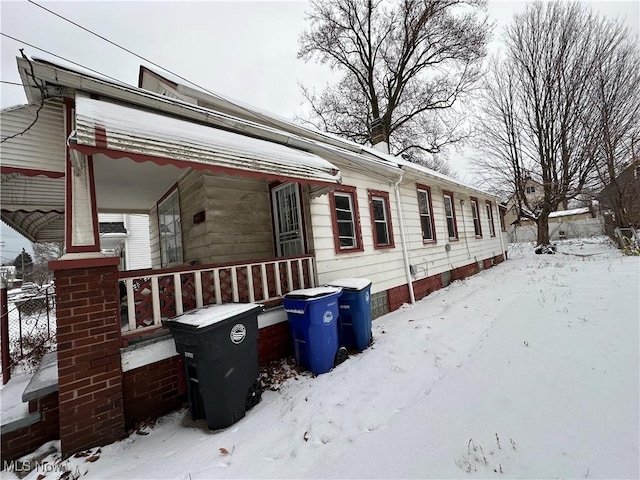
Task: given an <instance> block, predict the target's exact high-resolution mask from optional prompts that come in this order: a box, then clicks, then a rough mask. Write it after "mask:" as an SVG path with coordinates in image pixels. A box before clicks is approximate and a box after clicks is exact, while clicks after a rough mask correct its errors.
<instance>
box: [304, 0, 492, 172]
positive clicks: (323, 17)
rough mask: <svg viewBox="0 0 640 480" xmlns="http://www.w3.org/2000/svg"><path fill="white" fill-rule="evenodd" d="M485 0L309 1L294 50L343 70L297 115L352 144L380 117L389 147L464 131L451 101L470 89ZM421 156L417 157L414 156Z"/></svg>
mask: <svg viewBox="0 0 640 480" xmlns="http://www.w3.org/2000/svg"><path fill="white" fill-rule="evenodd" d="M485 8H486V0H466V1H465V0H402V1H401V2H392V1H386V0H312V1H311V11H310V13H309V14H308V19H309V21H310V27H309V29H308V30H307V31H306V32H304V33H303V34H302V35H301V36H300V50H299V52H298V56H299V57H300V58H303V59H304V60H306V61H308V60H310V59H317V60H319V61H320V62H321V63H327V64H328V65H329V66H330V67H331V68H332V69H334V70H338V71H340V72H342V73H343V74H344V76H343V77H342V79H341V80H340V81H339V82H338V83H337V84H336V85H333V86H328V87H327V88H326V89H325V90H324V91H322V92H320V93H316V92H315V91H310V90H308V89H306V88H304V87H303V94H304V96H305V98H306V100H307V101H308V103H309V104H310V106H311V114H310V116H309V117H308V118H301V120H303V121H307V122H309V123H311V124H313V125H314V126H316V127H317V128H319V129H321V130H325V131H328V132H331V133H334V134H337V135H340V136H343V137H346V138H349V139H351V140H353V141H356V142H358V143H363V144H364V143H368V142H370V141H371V135H372V124H374V122H376V121H379V123H380V126H381V136H382V138H381V139H382V140H383V141H385V142H387V143H388V144H389V147H390V150H391V152H392V153H394V154H403V153H408V152H412V153H411V157H412V158H414V159H416V158H419V157H420V154H421V152H428V153H437V152H440V151H441V149H442V147H443V146H445V145H449V144H453V143H456V142H458V141H460V140H461V139H463V138H465V137H466V136H467V134H468V132H467V131H465V129H464V125H463V124H462V121H461V116H460V115H459V114H457V113H456V112H455V106H456V105H457V104H458V103H459V102H460V101H461V100H462V99H463V98H465V96H466V95H467V94H468V93H469V92H470V91H471V90H472V89H473V88H474V86H475V85H476V83H477V80H478V79H479V76H480V71H481V60H482V59H483V57H484V56H485V49H486V44H487V40H488V36H489V30H490V27H489V25H488V23H487V20H486V16H485V15H483V12H484V10H485ZM423 161H424V159H423Z"/></svg>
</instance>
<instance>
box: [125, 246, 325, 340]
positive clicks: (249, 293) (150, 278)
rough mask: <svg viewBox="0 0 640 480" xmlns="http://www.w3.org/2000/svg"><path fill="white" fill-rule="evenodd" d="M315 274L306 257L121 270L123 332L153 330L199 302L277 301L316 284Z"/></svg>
mask: <svg viewBox="0 0 640 480" xmlns="http://www.w3.org/2000/svg"><path fill="white" fill-rule="evenodd" d="M315 278H316V275H315V265H314V258H313V256H310V255H304V256H298V257H287V258H276V259H269V260H260V261H253V262H243V263H225V264H214V265H205V266H198V267H192V266H185V267H179V268H170V269H162V270H133V271H124V272H120V273H119V279H120V282H121V297H122V298H121V309H120V314H121V316H122V318H123V320H124V322H123V323H124V325H123V331H124V332H126V331H129V332H134V331H135V332H136V333H138V332H143V331H145V330H150V329H154V328H157V327H158V326H160V325H161V323H162V320H163V319H165V318H169V317H173V316H175V315H180V314H182V313H184V312H185V311H189V310H192V309H194V308H199V307H202V306H203V305H209V304H214V303H216V304H220V303H228V302H250V303H254V302H255V303H264V304H273V303H277V302H278V301H279V300H281V299H282V296H283V295H285V294H286V293H288V292H290V291H292V290H296V289H299V288H310V287H314V286H316V279H315ZM125 293H126V295H125Z"/></svg>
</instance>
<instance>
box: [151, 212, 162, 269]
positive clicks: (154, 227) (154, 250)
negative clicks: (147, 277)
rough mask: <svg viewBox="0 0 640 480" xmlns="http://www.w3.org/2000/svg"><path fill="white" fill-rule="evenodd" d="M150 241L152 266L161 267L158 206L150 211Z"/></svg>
mask: <svg viewBox="0 0 640 480" xmlns="http://www.w3.org/2000/svg"><path fill="white" fill-rule="evenodd" d="M149 243H150V244H151V250H150V256H151V268H160V267H161V266H162V265H161V261H160V232H159V231H158V206H157V205H154V206H153V208H152V209H151V211H150V212H149Z"/></svg>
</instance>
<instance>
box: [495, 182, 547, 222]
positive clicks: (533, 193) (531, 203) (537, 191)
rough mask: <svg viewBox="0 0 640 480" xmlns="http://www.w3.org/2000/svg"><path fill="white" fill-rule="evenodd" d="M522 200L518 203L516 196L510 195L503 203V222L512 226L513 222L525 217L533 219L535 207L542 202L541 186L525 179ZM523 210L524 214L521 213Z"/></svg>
mask: <svg viewBox="0 0 640 480" xmlns="http://www.w3.org/2000/svg"><path fill="white" fill-rule="evenodd" d="M523 192H524V198H523V199H522V201H521V202H518V200H517V197H516V195H515V194H514V195H511V197H510V198H509V200H507V201H506V202H505V212H504V222H505V223H506V224H507V225H513V224H514V223H515V222H517V221H518V220H520V219H522V218H526V217H531V216H533V217H535V213H533V211H534V210H535V207H536V206H537V205H538V204H540V203H541V202H542V199H543V198H544V192H543V190H542V184H541V183H539V182H536V181H535V180H533V179H532V178H527V179H526V181H525V185H524V189H523ZM522 210H524V213H526V215H525V214H524V213H523V212H522Z"/></svg>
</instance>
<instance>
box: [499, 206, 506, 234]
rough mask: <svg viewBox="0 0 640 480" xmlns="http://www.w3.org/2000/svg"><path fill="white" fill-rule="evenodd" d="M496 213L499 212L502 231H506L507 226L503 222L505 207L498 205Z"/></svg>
mask: <svg viewBox="0 0 640 480" xmlns="http://www.w3.org/2000/svg"><path fill="white" fill-rule="evenodd" d="M498 213H500V228H502V231H503V232H506V231H507V226H506V225H505V223H504V216H505V215H506V214H507V209H506V208H505V207H501V206H500V205H498Z"/></svg>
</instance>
